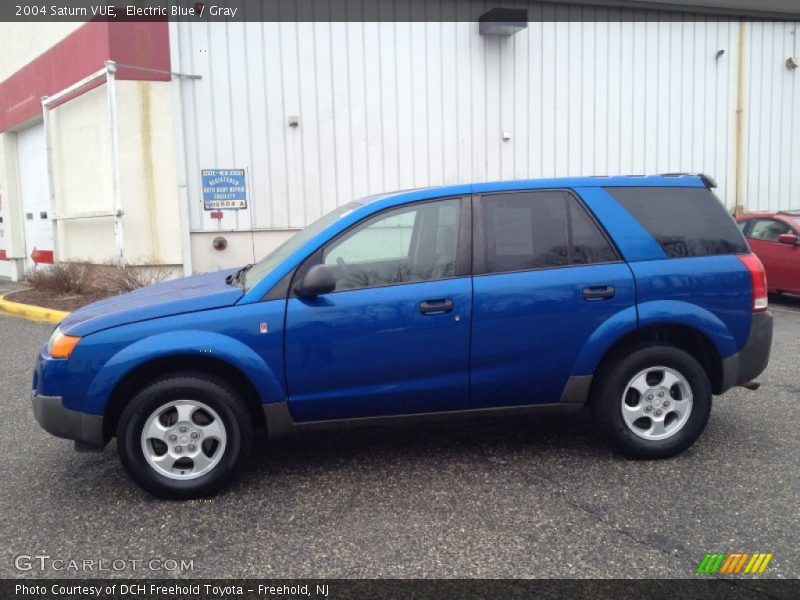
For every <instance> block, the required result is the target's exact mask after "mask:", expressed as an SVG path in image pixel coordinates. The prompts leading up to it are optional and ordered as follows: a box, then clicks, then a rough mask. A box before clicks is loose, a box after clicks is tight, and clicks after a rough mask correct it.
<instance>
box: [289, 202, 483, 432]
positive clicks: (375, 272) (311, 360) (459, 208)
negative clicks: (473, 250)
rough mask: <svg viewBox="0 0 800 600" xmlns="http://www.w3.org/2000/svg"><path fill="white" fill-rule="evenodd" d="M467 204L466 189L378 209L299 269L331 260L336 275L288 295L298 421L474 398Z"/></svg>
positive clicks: (424, 408) (416, 409) (458, 405)
mask: <svg viewBox="0 0 800 600" xmlns="http://www.w3.org/2000/svg"><path fill="white" fill-rule="evenodd" d="M468 211H469V204H468V203H467V202H462V200H461V199H458V198H457V199H444V200H436V201H433V202H425V203H416V204H412V205H408V206H404V207H400V208H396V209H392V210H388V211H385V212H382V213H379V214H378V215H375V216H372V217H370V218H368V219H366V220H365V221H362V222H361V223H358V224H356V225H354V226H353V227H352V228H351V229H350V230H349V231H347V232H345V233H344V234H342V235H341V236H339V237H338V238H336V239H335V240H333V241H332V242H330V243H329V244H328V245H327V246H326V247H324V248H323V249H322V250H320V251H319V252H317V253H315V255H314V256H312V257H311V258H310V259H309V260H308V261H306V263H305V264H304V265H303V266H302V267H301V268H300V270H299V273H302V272H303V271H304V270H305V269H307V268H309V267H310V266H311V265H313V264H317V263H319V262H323V263H324V264H326V265H328V266H329V267H330V268H331V269H332V270H333V271H334V273H335V275H336V279H337V284H336V289H335V291H334V292H332V293H329V294H324V295H321V296H319V297H316V298H313V299H308V298H298V297H290V299H289V301H288V305H287V313H286V378H287V385H288V388H289V407H290V410H291V412H292V415H293V417H294V418H295V419H296V420H297V421H314V420H327V419H343V418H357V417H372V416H381V415H396V414H413V413H426V412H435V411H448V410H459V409H463V408H467V407H468V406H469V372H468V370H469V327H470V318H471V303H472V281H471V279H470V277H469V262H468V260H466V259H467V258H468V257H469V250H470V249H469V239H468V237H465V236H464V235H462V233H464V232H465V229H466V228H468V223H469V214H468ZM465 223H466V224H467V225H466V228H465V225H464V224H465ZM466 231H467V232H468V229H466Z"/></svg>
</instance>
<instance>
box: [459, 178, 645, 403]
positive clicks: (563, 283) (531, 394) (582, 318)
mask: <svg viewBox="0 0 800 600" xmlns="http://www.w3.org/2000/svg"><path fill="white" fill-rule="evenodd" d="M475 202H476V204H475V218H474V222H475V229H474V233H473V237H474V248H475V251H474V270H475V277H474V281H473V287H474V303H473V317H472V319H473V322H472V323H473V324H472V357H471V367H472V368H471V377H472V380H471V391H472V406H473V407H474V408H481V407H490V406H512V405H524V404H535V403H551V402H558V401H559V400H560V398H561V395H562V393H563V391H564V388H565V385H566V383H567V380H568V378H569V377H570V375H573V374H575V373H573V367H574V365H575V362H576V359H577V357H578V353H579V352H580V350H581V348H582V347H583V345H584V343H585V342H586V340H587V339H588V338H589V336H590V335H591V334H592V333H593V332H594V331H595V330H596V329H597V328H598V327H599V326H600V325H601V324H602V323H603V322H604V321H606V320H607V319H608V318H610V317H611V316H613V315H614V314H616V313H618V312H619V311H621V310H624V309H626V308H630V307H633V306H634V302H635V298H634V281H633V276H632V274H631V271H630V269H629V268H628V266H627V264H625V263H624V262H623V261H622V260H621V259H620V257H619V255H618V253H617V251H616V249H615V248H614V247H613V245H612V244H611V242H610V241H609V240H608V238H607V236H606V235H605V233H604V232H603V230H602V229H601V227H600V226H599V225H598V224H597V222H596V221H595V220H594V219H593V218H592V216H591V215H590V214H589V212H588V211H587V210H586V208H585V207H584V206H583V203H582V202H581V201H580V200H579V199H578V197H577V196H576V195H575V194H574V193H573V192H571V191H568V190H547V191H521V192H508V193H498V194H485V195H483V196H481V197H480V198H476V200H475ZM578 375H589V373H579V374H578Z"/></svg>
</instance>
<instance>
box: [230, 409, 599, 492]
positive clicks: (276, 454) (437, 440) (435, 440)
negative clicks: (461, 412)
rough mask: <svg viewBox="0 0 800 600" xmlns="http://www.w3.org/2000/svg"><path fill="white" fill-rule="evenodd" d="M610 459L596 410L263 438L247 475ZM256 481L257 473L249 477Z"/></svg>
mask: <svg viewBox="0 0 800 600" xmlns="http://www.w3.org/2000/svg"><path fill="white" fill-rule="evenodd" d="M553 454H555V455H558V456H560V457H562V458H563V457H564V456H565V455H566V456H570V457H575V458H576V459H577V458H579V457H581V456H590V455H591V456H608V455H610V454H611V450H610V449H609V448H608V446H607V445H606V444H605V442H604V440H603V439H602V436H601V435H600V433H599V432H598V431H597V430H596V429H595V426H594V423H593V421H592V419H591V416H590V414H589V411H588V410H583V411H575V412H569V413H562V412H554V413H552V414H551V413H541V414H537V415H530V416H524V417H507V418H501V417H491V418H485V419H480V420H474V421H464V422H449V423H447V422H440V423H439V422H431V423H422V424H421V423H415V424H412V423H407V424H397V425H376V426H367V427H362V428H358V429H351V430H331V431H316V432H301V433H298V434H297V435H294V436H291V437H287V438H282V439H277V440H269V439H267V438H266V437H265V436H263V435H257V436H256V440H255V444H254V447H253V451H252V453H251V455H250V458H249V463H250V464H249V465H248V468H247V469H245V471H246V472H248V473H249V474H252V475H253V477H257V478H263V477H270V478H272V477H275V476H276V475H279V474H280V473H286V472H289V471H291V472H292V473H294V474H300V473H303V472H310V471H320V470H326V469H330V470H334V471H335V470H337V469H340V468H344V469H348V468H351V467H353V466H356V465H358V466H362V467H364V466H371V465H380V464H385V465H390V464H395V463H403V464H408V463H410V462H426V463H427V462H430V461H438V462H440V463H441V465H442V468H446V467H447V465H448V464H450V463H452V462H458V461H466V462H474V461H475V460H476V458H477V459H479V460H480V459H481V458H482V457H483V458H487V459H490V460H494V459H499V460H505V459H509V460H511V459H513V457H515V456H520V455H522V456H536V455H553ZM248 479H250V477H249V476H248Z"/></svg>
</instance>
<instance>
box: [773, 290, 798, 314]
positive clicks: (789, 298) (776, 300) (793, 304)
mask: <svg viewBox="0 0 800 600" xmlns="http://www.w3.org/2000/svg"><path fill="white" fill-rule="evenodd" d="M769 303H770V306H773V307H779V308H784V309H790V310H797V311H800V296H794V295H792V294H770V295H769Z"/></svg>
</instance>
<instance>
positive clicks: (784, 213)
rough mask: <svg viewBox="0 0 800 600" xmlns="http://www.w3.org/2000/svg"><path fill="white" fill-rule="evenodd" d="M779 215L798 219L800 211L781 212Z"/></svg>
mask: <svg viewBox="0 0 800 600" xmlns="http://www.w3.org/2000/svg"><path fill="white" fill-rule="evenodd" d="M778 214H779V215H791V216H793V217H796V216H798V215H800V210H779V211H778Z"/></svg>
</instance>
